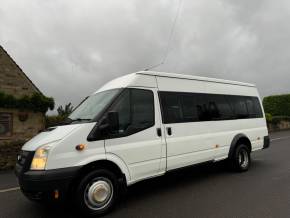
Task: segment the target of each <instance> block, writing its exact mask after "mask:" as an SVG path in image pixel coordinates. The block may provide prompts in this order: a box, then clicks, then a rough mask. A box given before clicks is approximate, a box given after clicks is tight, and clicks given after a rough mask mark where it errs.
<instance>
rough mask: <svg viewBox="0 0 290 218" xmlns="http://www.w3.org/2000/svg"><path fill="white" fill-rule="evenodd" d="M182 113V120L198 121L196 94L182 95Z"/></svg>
mask: <svg viewBox="0 0 290 218" xmlns="http://www.w3.org/2000/svg"><path fill="white" fill-rule="evenodd" d="M181 105H182V115H183V121H184V122H193V121H198V120H199V119H198V110H197V106H196V96H194V95H189V94H188V95H186V94H184V95H183V96H182V102H181Z"/></svg>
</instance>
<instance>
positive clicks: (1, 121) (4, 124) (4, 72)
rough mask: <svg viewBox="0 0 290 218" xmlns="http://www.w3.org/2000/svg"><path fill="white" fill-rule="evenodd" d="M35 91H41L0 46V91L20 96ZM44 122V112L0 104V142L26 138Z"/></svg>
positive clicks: (16, 96)
mask: <svg viewBox="0 0 290 218" xmlns="http://www.w3.org/2000/svg"><path fill="white" fill-rule="evenodd" d="M35 92H37V93H41V92H40V90H39V89H38V88H37V87H36V86H35V85H34V84H33V82H32V81H31V80H30V79H29V78H28V77H27V76H26V75H25V73H24V72H23V71H22V70H21V68H20V67H19V66H18V65H17V64H16V63H15V62H14V60H13V59H12V58H11V57H10V56H9V54H8V53H7V52H6V51H5V50H4V49H3V47H1V46H0V93H4V94H10V95H12V96H14V97H15V98H20V97H22V96H24V95H27V96H31V95H33V93H35ZM2 104H3V103H2ZM1 106H2V107H1ZM44 122H45V119H44V114H43V113H41V112H33V111H29V110H20V109H18V108H7V107H6V108H4V106H3V105H0V144H1V143H3V142H11V141H18V140H21V141H22V140H28V139H30V138H32V137H33V136H34V135H36V134H37V133H38V132H39V131H41V130H42V129H44Z"/></svg>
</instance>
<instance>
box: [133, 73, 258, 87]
mask: <svg viewBox="0 0 290 218" xmlns="http://www.w3.org/2000/svg"><path fill="white" fill-rule="evenodd" d="M135 74H143V75H151V76H158V77H168V78H177V79H189V80H198V81H208V82H215V83H224V84H233V85H240V86H249V87H255V85H254V84H251V83H244V82H238V81H232V80H224V79H216V78H210V77H202V76H192V75H187V74H178V73H166V72H157V71H139V72H136V73H135Z"/></svg>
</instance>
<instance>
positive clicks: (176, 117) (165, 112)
mask: <svg viewBox="0 0 290 218" xmlns="http://www.w3.org/2000/svg"><path fill="white" fill-rule="evenodd" d="M160 100H161V108H162V118H163V122H164V123H180V122H181V121H182V110H181V107H180V102H179V94H177V93H170V92H160Z"/></svg>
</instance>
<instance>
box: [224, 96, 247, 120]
mask: <svg viewBox="0 0 290 218" xmlns="http://www.w3.org/2000/svg"><path fill="white" fill-rule="evenodd" d="M227 99H228V101H229V102H231V106H232V109H233V111H234V114H235V118H236V119H244V118H248V117H249V115H248V109H247V105H246V99H245V97H242V96H228V97H227Z"/></svg>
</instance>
